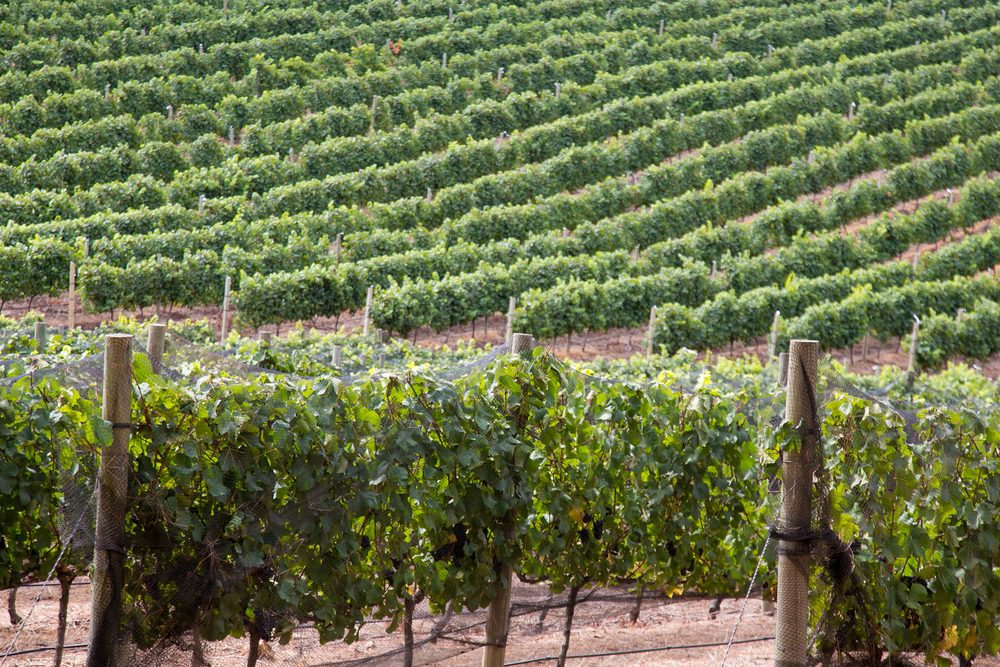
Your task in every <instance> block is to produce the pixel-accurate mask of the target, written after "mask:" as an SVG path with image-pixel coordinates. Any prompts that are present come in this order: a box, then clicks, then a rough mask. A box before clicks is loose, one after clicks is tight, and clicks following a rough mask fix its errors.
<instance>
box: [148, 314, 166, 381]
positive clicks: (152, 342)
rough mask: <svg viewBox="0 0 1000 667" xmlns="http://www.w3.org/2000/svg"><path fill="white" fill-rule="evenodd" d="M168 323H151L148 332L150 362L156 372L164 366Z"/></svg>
mask: <svg viewBox="0 0 1000 667" xmlns="http://www.w3.org/2000/svg"><path fill="white" fill-rule="evenodd" d="M166 334H167V325H166V324H150V325H149V331H148V332H147V333H146V336H147V337H146V352H148V353H149V363H150V364H151V365H152V367H153V372H154V373H159V372H160V370H161V369H162V368H163V348H164V344H165V343H166Z"/></svg>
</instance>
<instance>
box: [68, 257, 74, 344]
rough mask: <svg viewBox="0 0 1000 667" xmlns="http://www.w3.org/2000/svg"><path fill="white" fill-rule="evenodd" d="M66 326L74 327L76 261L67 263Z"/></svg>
mask: <svg viewBox="0 0 1000 667" xmlns="http://www.w3.org/2000/svg"><path fill="white" fill-rule="evenodd" d="M66 326H68V327H69V328H70V329H75V328H76V262H70V263H69V304H68V305H67V309H66Z"/></svg>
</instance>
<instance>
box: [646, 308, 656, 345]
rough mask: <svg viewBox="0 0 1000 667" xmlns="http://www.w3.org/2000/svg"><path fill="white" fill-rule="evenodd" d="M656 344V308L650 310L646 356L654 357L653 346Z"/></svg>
mask: <svg viewBox="0 0 1000 667" xmlns="http://www.w3.org/2000/svg"><path fill="white" fill-rule="evenodd" d="M655 342H656V306H653V307H652V308H650V309H649V330H648V332H647V334H646V356H647V357H651V356H653V344H654V343H655Z"/></svg>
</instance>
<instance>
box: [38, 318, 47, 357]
mask: <svg viewBox="0 0 1000 667" xmlns="http://www.w3.org/2000/svg"><path fill="white" fill-rule="evenodd" d="M35 342H36V343H38V351H39V352H44V351H45V346H46V345H47V344H48V342H49V333H48V327H46V326H45V322H35Z"/></svg>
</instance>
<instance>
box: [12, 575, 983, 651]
mask: <svg viewBox="0 0 1000 667" xmlns="http://www.w3.org/2000/svg"><path fill="white" fill-rule="evenodd" d="M526 588H530V587H526V585H523V584H518V585H517V586H516V587H515V600H517V599H519V597H520V594H522V593H523V590H524V589H526ZM529 595H530V593H529ZM89 596H90V587H89V585H86V584H84V585H81V586H74V587H73V589H72V595H71V598H70V607H69V613H68V615H67V618H68V631H67V638H66V643H67V645H74V644H85V643H86V641H87V633H88V632H89V619H88V612H89V606H90V602H89ZM36 597H37V598H38V603H37V605H35V606H34V609H32V608H31V607H32V603H33V602H34V600H35V599H36ZM3 598H4V599H6V594H4V595H3ZM709 604H710V601H709V600H705V599H700V600H690V599H686V600H681V601H669V600H663V599H659V600H652V601H650V600H646V601H645V602H644V603H643V607H642V613H641V615H640V617H639V620H638V622H636V623H634V624H633V623H632V622H631V621H630V620H629V618H628V615H629V611H630V610H631V607H632V602H631V601H629V602H628V604H622V603H620V602H608V601H600V602H587V603H584V604H581V605H579V606H578V607H577V614H576V618H575V620H574V624H573V632H572V638H571V643H570V651H569V654H570V655H571V656H573V655H585V654H593V653H610V652H621V651H636V650H643V649H646V650H645V651H643V652H636V653H627V654H625V655H614V656H610V655H609V656H601V657H587V658H578V659H574V660H570V661H569V664H571V665H590V666H595V667H626V666H650V667H652V666H654V665H655V666H658V667H696V666H700V665H721V664H723V658H724V656H725V653H726V643H727V642H728V640H729V639H730V637H733V631H734V628H736V627H737V625H738V631H737V632H736V635H735V639H736V641H738V642H739V641H744V640H755V639H758V638H764V639H763V641H752V642H749V643H734V644H733V646H732V648H731V651H730V654H729V656H728V659H727V660H726V662H725V664H726V665H728V666H729V667H751V666H760V667H763V666H765V665H771V664H772V662H773V656H774V642H773V640H770V639H768V638H770V637H772V636H773V635H774V617H773V616H771V615H768V614H765V613H764V612H763V609H762V606H761V602H760V601H759V600H757V599H750V600H749V601H747V602H746V603H744V601H743V600H742V599H727V600H725V601H723V604H722V608H721V611H720V613H719V614H718V616H717V617H716V618H714V619H713V618H711V617H710V615H709V613H708V608H709ZM18 605H19V611H20V612H21V614H22V615H24V616H26V617H28V618H27V620H26V621H25V623H24V627H23V629H22V630H21V633H20V636H19V637H18V639H17V642H16V644H13V645H12V640H13V638H14V635H15V633H16V632H17V630H16V628H15V627H14V626H11V625H10V624H9V623H8V621H7V618H6V614H4V615H3V619H2V622H0V656H2V655H3V654H4V653H6V652H7V650H8V647H13V650H24V649H30V648H36V647H49V646H52V645H53V643H54V641H55V628H56V617H57V613H58V586H57V585H52V586H50V587H48V588H46V589H42V588H40V587H28V588H22V589H20V591H19V592H18ZM29 611H30V612H31V613H30V616H28V612H29ZM741 613H742V619H741V618H740V616H741ZM417 618H418V620H417V621H416V622H415V627H414V630H415V635H416V637H417V639H418V641H419V639H420V638H421V637H426V636H427V634H426V633H427V632H428V631H429V629H430V627H431V626H432V624H433V623H436V619H435V618H431V617H427V618H423V617H421V615H420V610H418V614H417ZM481 619H482V615H481V614H479V615H475V614H471V615H456V616H455V617H453V619H452V620H451V621H450V623H449V624H448V630H447V631H446V637H444V638H442V639H439V640H438V641H437V642H434V643H431V644H425V645H424V646H422V647H420V648H419V649H418V651H417V653H416V661H415V664H418V665H439V666H440V667H465V666H470V667H471V666H478V665H479V664H480V663H481V660H482V649H478V648H472V647H470V646H469V645H468V644H466V643H464V641H471V642H475V641H478V640H481V635H482V625H481ZM563 619H564V616H563V610H562V609H556V610H553V611H552V612H551V613H549V614H548V615H547V617H546V619H545V622H544V623H543V624H541V626H540V625H539V614H538V612H530V613H526V614H524V615H521V616H515V617H514V618H513V619H512V622H511V635H512V636H511V639H510V641H509V644H508V648H507V653H506V662H507V664H511V663H521V662H522V661H525V662H523V663H522V664H533V665H552V664H554V662H555V661H554V660H553V659H551V657H552V656H556V655H558V654H559V652H560V648H561V646H562V640H563V635H562V632H563ZM470 621H471V622H470ZM477 621H478V622H479V623H478V624H477V623H476V622H477ZM464 625H474V627H472V628H470V629H469V630H467V631H465V632H462V631H460V628H461V627H463V626H464ZM401 641H402V640H401V638H400V632H399V631H397V632H396V633H393V634H387V633H386V630H385V624H384V623H383V622H380V621H379V622H372V623H369V624H368V625H366V626H365V628H364V629H363V630H362V634H361V637H360V639H359V641H357V642H356V643H354V644H349V645H348V644H343V643H340V642H333V643H330V644H326V645H321V644H320V643H319V642H318V638H317V635H316V633H315V631H314V630H311V629H308V628H303V629H300V630H297V631H296V632H295V633H294V635H293V638H292V640H291V642H289V643H288V644H287V645H281V644H279V643H277V642H272V643H268V644H265V646H264V649H263V650H262V658H261V661H260V662H259V663H258V664H259V665H261V666H266V665H288V666H291V667H313V666H315V667H319V666H320V665H332V664H338V663H341V661H346V660H359V659H365V658H368V659H372V658H375V657H376V656H379V655H382V654H384V653H387V652H391V651H393V650H394V649H397V648H399V647H400V646H401V645H402V644H401ZM701 644H710V646H703V647H696V645H701ZM203 646H204V652H205V657H206V658H207V659H208V661H209V662H210V663H211V664H212V665H213V667H242V665H245V664H246V655H247V646H248V642H247V640H245V639H227V640H225V641H221V642H204V643H203ZM664 647H683V648H672V649H671V650H648V649H662V648H664ZM190 648H191V644H190V640H183V642H182V647H181V649H179V650H174V651H172V652H167V653H164V654H163V655H162V656H160V658H159V660H158V662H157V664H158V665H164V666H166V665H183V667H188V665H191V664H192V661H191V652H190ZM537 658H549V659H548V660H544V659H543V660H535V661H533V662H527V661H530V660H533V659H537ZM85 661H86V651H85V650H82V649H79V648H74V649H70V650H68V651H67V653H66V655H65V657H64V659H63V665H66V666H67V667H77V666H82V665H84V664H85ZM401 663H402V659H401V656H400V655H398V654H395V655H391V656H389V657H386V658H384V659H382V660H374V661H373V662H372V663H368V664H372V665H376V664H377V665H398V664H401ZM0 664H2V665H3V666H4V667H29V666H30V667H34V666H41V665H51V664H52V652H51V651H45V652H39V653H31V654H27V655H21V656H12V657H10V658H8V659H7V660H6V663H4V662H3V658H0ZM914 664H915V665H922V664H923V663H922V662H921V661H919V660H915V661H914ZM998 665H1000V660H997V659H995V658H979V659H977V660H976V667H997V666H998Z"/></svg>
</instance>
